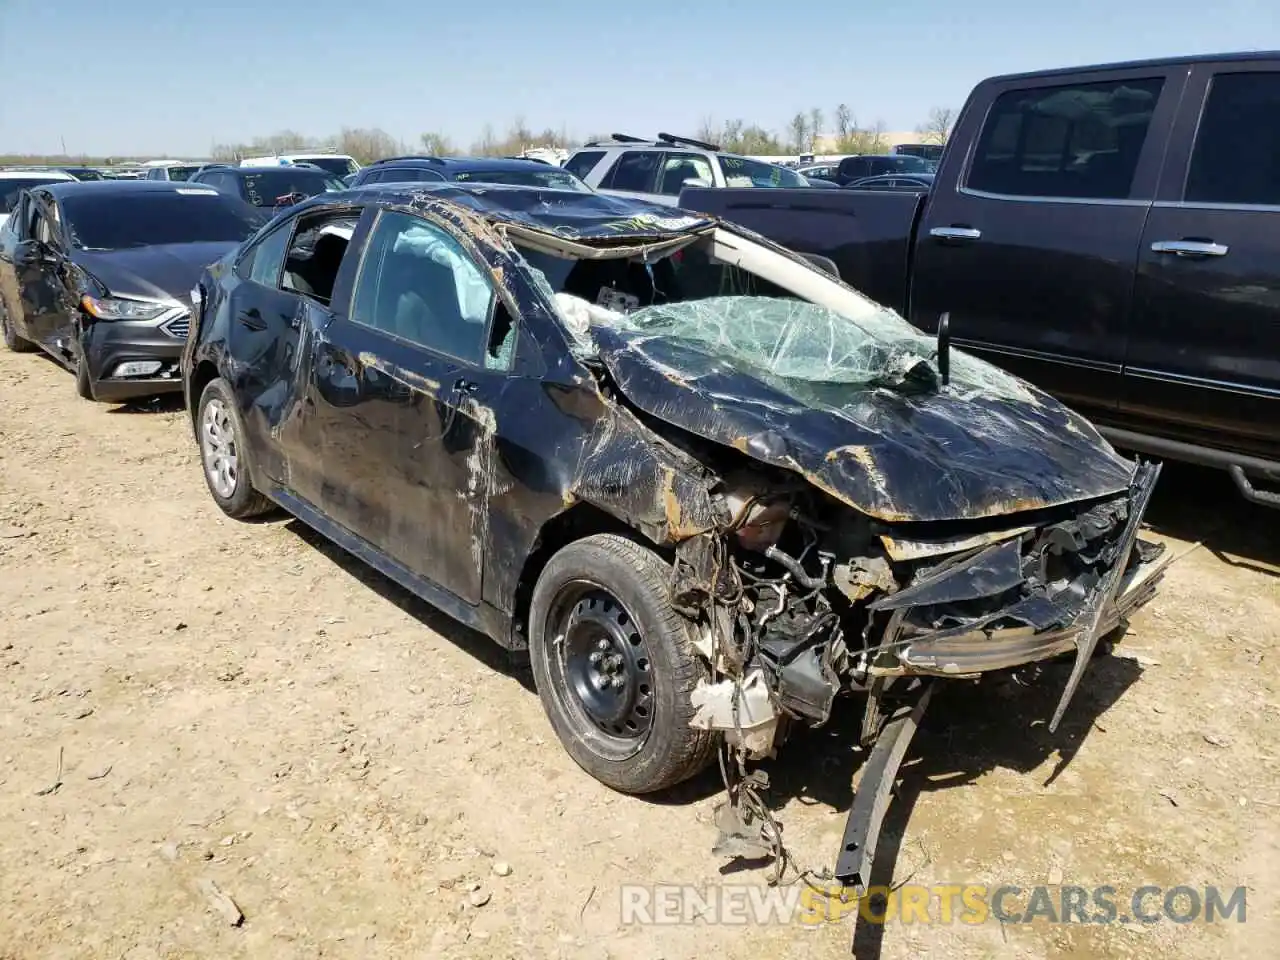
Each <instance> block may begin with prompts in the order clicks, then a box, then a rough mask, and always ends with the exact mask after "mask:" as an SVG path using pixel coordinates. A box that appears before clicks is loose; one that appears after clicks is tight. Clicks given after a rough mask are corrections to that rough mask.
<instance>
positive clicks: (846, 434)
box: [591, 326, 1134, 522]
mask: <svg viewBox="0 0 1280 960" xmlns="http://www.w3.org/2000/svg"><path fill="white" fill-rule="evenodd" d="M591 334H592V337H593V339H594V342H595V346H596V352H597V354H598V356H599V357H600V359H601V361H602V362H603V363H604V364H605V366H606V367H607V368H608V371H609V373H610V374H611V375H612V377H613V379H614V380H615V381H616V383H617V385H618V387H619V389H620V390H621V391H622V393H623V394H624V395H625V396H626V398H627V399H628V400H630V401H631V403H633V404H634V405H635V406H637V407H639V408H640V409H641V410H643V411H644V412H646V413H648V414H650V415H652V416H654V417H657V418H658V419H660V420H663V421H665V422H667V423H670V424H673V425H675V426H677V427H681V428H683V429H685V430H687V431H689V432H690V433H693V434H696V435H698V436H700V437H704V438H706V439H708V440H713V441H716V442H717V443H721V444H725V445H726V446H730V447H734V448H735V449H737V450H740V451H742V452H744V453H746V454H748V455H750V456H752V457H754V458H755V459H757V460H760V461H763V462H764V463H768V464H772V465H774V466H777V467H782V468H785V469H788V470H792V471H795V472H796V473H799V474H801V475H803V476H804V477H806V478H807V479H808V480H809V481H810V482H811V483H813V484H814V485H815V486H817V487H818V488H820V489H822V490H824V491H825V492H827V493H829V494H830V495H832V496H833V497H836V498H837V499H839V500H842V501H844V502H845V503H847V504H849V505H850V506H852V507H854V508H856V509H858V510H860V511H861V512H863V513H865V514H868V515H870V516H872V517H876V518H878V519H880V520H884V521H887V522H907V521H938V520H959V519H976V518H981V517H991V516H999V515H1003V514H1011V513H1016V512H1019V511H1023V510H1033V509H1038V508H1043V507H1049V506H1056V505H1059V504H1064V503H1071V502H1074V501H1079V500H1086V499H1091V498H1095V497H1101V496H1107V495H1112V494H1116V493H1120V492H1122V491H1124V490H1126V489H1127V488H1128V486H1129V482H1130V478H1131V476H1132V474H1133V470H1134V464H1133V463H1132V462H1131V461H1129V460H1126V459H1125V458H1123V457H1121V456H1120V455H1119V454H1117V453H1116V452H1115V450H1113V449H1112V447H1111V446H1110V445H1109V444H1108V443H1107V442H1106V441H1105V440H1104V439H1103V438H1102V437H1101V436H1100V435H1099V433H1098V432H1097V430H1096V429H1095V428H1094V427H1093V426H1092V425H1091V424H1090V423H1089V422H1088V421H1087V420H1085V419H1084V418H1083V417H1081V416H1080V415H1078V414H1076V413H1074V412H1073V411H1071V410H1069V409H1068V408H1066V407H1064V406H1063V405H1062V404H1060V403H1059V402H1057V401H1056V400H1054V399H1053V398H1051V397H1049V396H1048V395H1047V394H1045V393H1043V392H1041V391H1039V390H1037V389H1035V388H1034V387H1030V386H1028V385H1026V384H1025V383H1023V382H1022V381H1017V380H1015V379H1014V378H1011V377H1008V375H1006V374H1002V373H1000V372H999V371H996V370H995V368H992V367H990V365H989V364H985V363H984V362H983V361H981V360H978V359H977V358H973V357H970V356H967V355H964V354H961V353H960V351H955V350H953V351H952V363H953V364H955V362H956V360H957V359H961V360H962V362H964V363H966V364H969V365H970V366H971V367H972V365H974V364H981V365H982V366H983V367H987V368H989V369H990V370H991V371H992V373H993V374H995V375H996V376H997V377H1002V378H1004V379H1006V380H1007V381H1009V382H1010V383H1012V384H1014V385H1015V386H1016V388H1017V389H1016V391H1012V392H1011V391H1009V390H1003V391H1001V390H994V391H990V392H988V391H982V390H974V389H970V388H965V387H962V386H959V385H957V384H956V383H955V382H954V381H953V382H952V384H950V385H948V386H942V387H938V388H936V389H935V390H931V391H923V392H914V393H912V392H902V391H898V390H894V389H889V388H885V387H877V386H866V385H856V384H850V383H830V382H816V381H812V380H798V379H794V378H787V377H783V376H778V375H775V374H773V373H771V372H770V371H769V370H767V369H764V368H760V367H755V368H753V367H751V366H750V365H747V364H743V363H741V362H735V360H734V359H733V358H726V357H724V356H718V355H712V354H709V353H708V352H706V351H705V350H703V349H699V348H698V347H699V345H698V344H696V343H691V342H690V341H688V340H686V339H682V338H680V337H678V336H663V335H654V334H648V333H644V332H640V331H637V330H634V329H625V328H623V329H619V328H609V327H604V326H599V327H593V328H592V331H591Z"/></svg>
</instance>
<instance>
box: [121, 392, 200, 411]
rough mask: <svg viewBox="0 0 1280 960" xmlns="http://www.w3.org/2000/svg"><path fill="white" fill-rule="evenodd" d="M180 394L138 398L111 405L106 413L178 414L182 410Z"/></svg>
mask: <svg viewBox="0 0 1280 960" xmlns="http://www.w3.org/2000/svg"><path fill="white" fill-rule="evenodd" d="M182 408H183V403H182V394H180V393H166V394H163V395H161V396H158V397H139V398H138V399H137V400H127V401H125V402H124V403H121V404H113V405H111V407H110V409H108V410H107V412H108V413H178V412H180V411H181V410H182Z"/></svg>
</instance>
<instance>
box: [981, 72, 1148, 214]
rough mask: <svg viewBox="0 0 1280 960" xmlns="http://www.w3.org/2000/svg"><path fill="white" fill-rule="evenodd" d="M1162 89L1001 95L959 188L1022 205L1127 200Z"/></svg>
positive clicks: (1091, 87)
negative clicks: (1042, 200) (1026, 201)
mask: <svg viewBox="0 0 1280 960" xmlns="http://www.w3.org/2000/svg"><path fill="white" fill-rule="evenodd" d="M1163 86H1164V80H1163V79H1162V78H1160V77H1152V78H1149V79H1132V80H1131V79H1126V80H1112V81H1106V82H1103V83H1081V84H1072V85H1068V86H1053V87H1040V88H1032V89H1025V90H1008V91H1006V92H1004V93H1002V94H1001V95H1000V96H999V97H998V98H997V99H996V102H995V104H994V105H993V106H992V107H991V111H990V113H989V114H988V115H987V119H986V123H985V124H984V125H983V128H982V132H981V134H980V135H979V138H978V147H977V150H976V151H975V153H974V159H973V165H972V167H971V168H970V170H969V176H968V180H967V182H966V186H967V187H968V188H969V189H971V190H980V191H983V192H985V193H996V194H1005V195H1008V196H1021V197H1079V198H1088V199H1099V200H1105V199H1113V200H1119V199H1124V198H1126V197H1128V196H1129V190H1130V188H1131V187H1132V185H1133V175H1134V172H1135V171H1136V170H1137V168H1138V157H1139V156H1140V154H1141V153H1142V146H1143V143H1144V142H1145V141H1146V138H1147V130H1148V128H1149V127H1150V126H1151V115H1152V113H1153V112H1154V111H1155V107H1156V102H1157V101H1158V100H1159V99H1160V91H1161V89H1162V87H1163Z"/></svg>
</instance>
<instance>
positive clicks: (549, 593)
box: [529, 534, 717, 793]
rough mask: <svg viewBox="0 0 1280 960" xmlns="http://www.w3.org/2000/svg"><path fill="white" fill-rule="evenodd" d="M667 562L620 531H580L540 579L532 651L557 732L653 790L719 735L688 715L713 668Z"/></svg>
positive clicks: (582, 756)
mask: <svg viewBox="0 0 1280 960" xmlns="http://www.w3.org/2000/svg"><path fill="white" fill-rule="evenodd" d="M670 576H671V571H670V567H669V565H667V564H665V563H664V562H663V561H662V560H661V558H659V557H658V555H657V554H655V553H654V552H653V551H652V550H649V549H647V548H645V547H643V546H641V545H640V544H638V543H634V542H632V541H630V540H627V539H625V538H623V537H619V536H615V535H612V534H600V535H597V536H592V537H587V538H585V539H583V540H578V541H576V542H574V543H571V544H569V545H568V546H567V547H565V548H563V549H562V550H561V551H560V552H559V553H557V554H555V556H553V557H552V558H551V560H550V561H548V563H547V566H546V568H545V569H544V570H543V571H542V575H541V576H540V577H539V578H538V583H537V585H536V586H535V587H534V591H533V599H532V604H531V610H530V616H529V623H530V635H529V653H530V661H531V665H532V667H533V676H534V682H535V683H536V685H537V688H538V696H539V697H540V698H541V700H542V705H543V708H544V709H545V710H546V712H547V716H548V718H549V719H550V720H551V726H552V727H553V728H554V729H555V732H556V736H558V737H559V738H560V742H561V743H562V744H564V747H565V749H566V750H568V751H569V755H570V756H571V757H573V759H574V760H575V761H576V762H577V763H578V765H579V766H581V767H582V768H583V769H584V770H586V771H587V773H589V774H591V775H592V776H593V777H595V778H596V779H597V780H599V781H600V782H601V783H604V784H606V785H608V786H610V787H613V788H614V789H615V790H620V791H622V792H624V793H652V792H653V791H656V790H663V789H666V788H668V787H672V786H674V785H675V784H677V783H680V782H681V781H682V780H686V779H688V778H689V777H691V776H693V775H694V774H696V773H697V772H698V771H700V770H701V769H702V768H703V767H705V766H706V765H707V763H708V762H709V761H710V760H711V758H712V757H713V756H714V755H715V749H716V744H717V739H716V735H714V734H713V733H712V732H711V731H709V730H695V729H694V728H693V727H691V726H689V721H690V719H691V718H692V717H693V712H694V711H693V704H692V702H691V699H690V697H691V694H692V692H693V689H694V687H695V686H696V685H697V683H698V681H699V680H701V679H703V678H707V679H709V678H710V668H709V666H708V665H707V663H706V662H705V661H704V660H703V659H702V658H701V657H700V656H699V655H698V652H697V650H696V648H695V647H694V643H693V637H692V635H691V633H690V628H689V624H688V622H687V621H686V620H684V619H683V618H682V617H681V616H680V615H679V614H677V613H676V612H675V611H674V610H673V609H672V608H671V598H670V591H669V587H668V583H669V580H670Z"/></svg>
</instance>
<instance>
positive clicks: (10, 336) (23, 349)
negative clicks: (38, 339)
mask: <svg viewBox="0 0 1280 960" xmlns="http://www.w3.org/2000/svg"><path fill="white" fill-rule="evenodd" d="M0 337H2V338H3V339H4V345H5V346H6V347H8V348H9V349H10V350H12V351H13V352H14V353H34V352H35V351H36V350H38V349H40V348H39V347H38V346H37V345H36V344H34V343H32V342H31V341H30V340H27V339H25V338H23V337H20V336H18V331H17V330H16V329H14V326H13V320H12V319H11V318H10V317H9V311H8V310H6V309H5V306H4V300H3V299H0Z"/></svg>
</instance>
